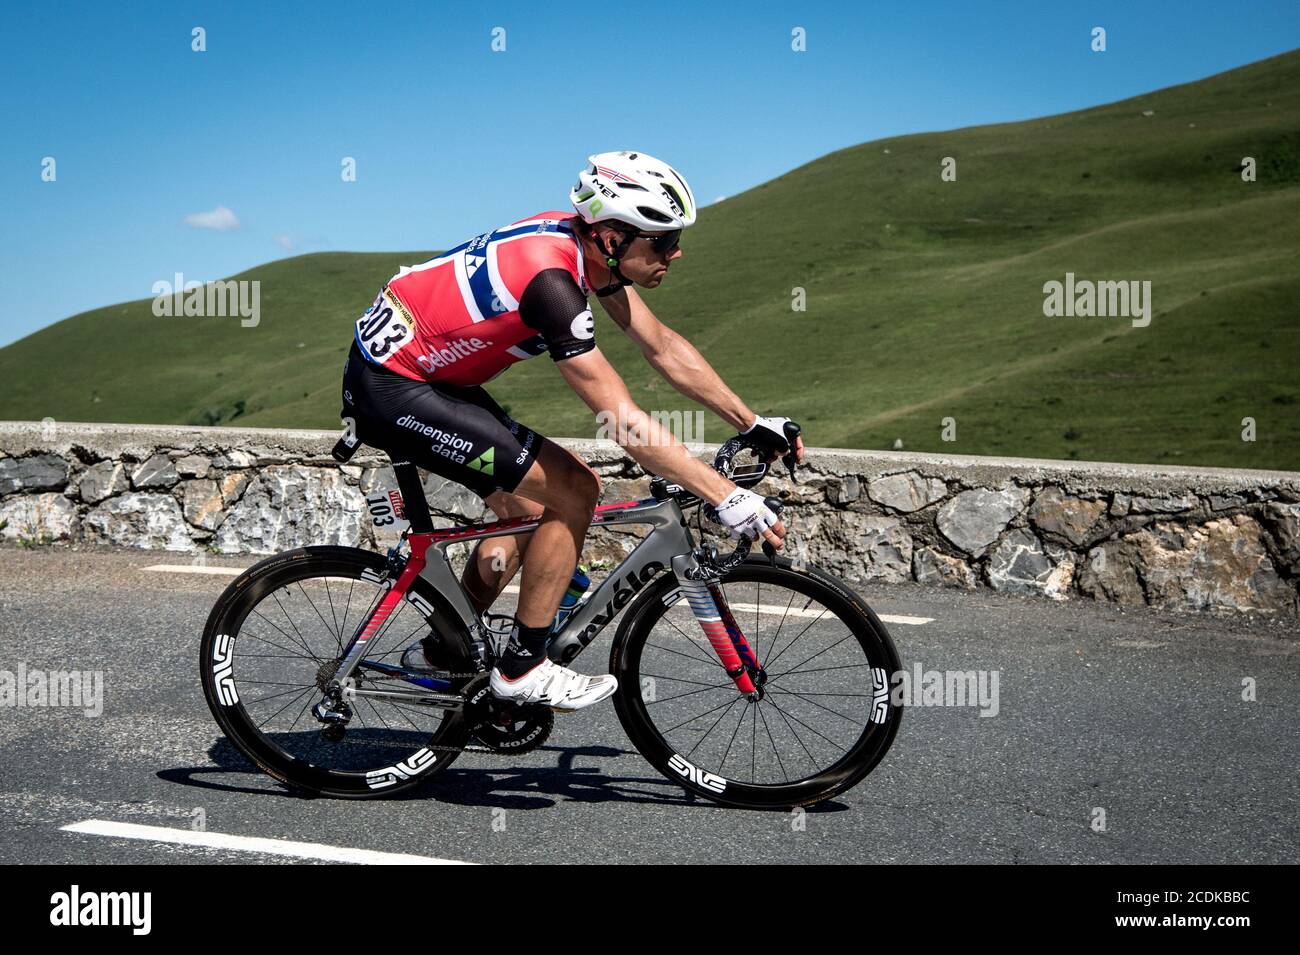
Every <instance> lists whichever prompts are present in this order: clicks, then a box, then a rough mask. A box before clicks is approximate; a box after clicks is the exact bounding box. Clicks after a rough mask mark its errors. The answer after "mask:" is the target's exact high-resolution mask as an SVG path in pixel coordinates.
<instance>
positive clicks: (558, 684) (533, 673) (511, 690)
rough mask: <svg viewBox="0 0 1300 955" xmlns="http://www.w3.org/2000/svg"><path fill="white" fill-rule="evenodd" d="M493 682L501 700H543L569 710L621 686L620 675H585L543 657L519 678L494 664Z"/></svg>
mask: <svg viewBox="0 0 1300 955" xmlns="http://www.w3.org/2000/svg"><path fill="white" fill-rule="evenodd" d="M489 686H490V687H491V690H492V695H493V696H495V697H496V698H497V699H499V700H510V701H511V702H514V703H541V704H543V705H544V706H549V707H550V708H551V709H553V710H561V711H563V712H566V713H567V712H570V711H572V710H580V709H582V708H583V707H584V706H591V704H593V703H599V702H600V701H601V700H603V699H605V698H607V697H609V696H611V695H612V694H613V692H614V691H615V690H617V689H618V677H615V676H584V675H583V674H581V673H574V672H573V671H572V670H570V669H569V668H568V667H562V666H560V665H559V664H558V663H552V662H551V661H550V660H543V661H542V662H541V663H539V664H537V666H535V667H533V668H532V669H531V670H529V671H528V672H527V673H525V674H524V675H523V676H521V677H519V678H518V679H516V680H511V679H510V678H509V677H506V676H504V675H503V674H502V673H501V671H500V670H498V669H495V668H494V669H493V670H492V676H491V679H490V683H489Z"/></svg>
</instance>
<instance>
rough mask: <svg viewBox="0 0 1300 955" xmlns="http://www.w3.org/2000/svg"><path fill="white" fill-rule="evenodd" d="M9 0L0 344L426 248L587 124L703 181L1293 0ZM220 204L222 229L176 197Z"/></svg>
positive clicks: (509, 213) (556, 185)
mask: <svg viewBox="0 0 1300 955" xmlns="http://www.w3.org/2000/svg"><path fill="white" fill-rule="evenodd" d="M5 21H6V22H5V26H4V29H3V32H2V33H0V76H2V77H3V83H0V106H2V108H3V109H2V115H3V117H4V136H3V144H2V145H0V209H2V210H3V222H4V229H3V233H2V235H0V256H2V261H3V267H2V268H0V345H3V344H7V343H9V342H12V341H14V340H16V339H18V338H21V337H22V336H24V335H27V334H30V333H31V332H32V331H35V330H36V329H38V328H41V327H43V326H45V325H48V324H50V323H51V322H54V321H57V320H59V319H61V318H65V317H67V316H68V315H71V314H74V313H76V312H79V311H84V310H86V309H89V308H95V307H99V306H102V305H107V304H111V303H113V302H117V301H124V300H128V299H137V298H145V297H148V296H149V295H150V294H151V292H150V288H151V286H152V285H153V283H154V282H156V281H159V280H170V279H171V277H172V275H173V274H174V273H176V272H181V273H184V275H185V277H186V279H187V280H205V279H213V278H219V277H222V276H225V275H230V274H233V273H235V272H238V271H241V270H243V269H246V268H248V267H250V266H253V265H256V264H258V263H260V262H265V261H267V260H269V259H275V258H281V257H284V256H287V255H294V254H298V253H301V252H307V251H320V250H355V251H380V250H418V249H435V248H441V247H446V246H450V245H453V244H456V243H457V242H460V241H461V240H463V239H465V238H467V237H469V236H470V235H473V234H475V233H477V232H480V231H483V230H484V229H487V228H490V227H493V226H496V225H500V224H502V223H505V222H508V221H511V220H512V219H515V218H518V217H519V216H522V215H526V214H530V213H533V212H536V211H539V210H541V209H544V208H563V207H564V206H565V202H566V195H567V190H568V188H569V186H570V185H571V184H572V182H573V180H574V178H575V175H576V173H577V171H578V169H579V167H580V166H581V165H582V164H583V162H584V160H585V157H586V156H587V154H588V153H591V152H599V151H603V150H609V149H623V148H630V149H640V150H644V151H646V152H650V153H653V154H655V155H658V156H660V157H661V158H664V159H666V160H668V161H669V162H671V163H673V164H674V165H675V166H677V167H678V168H680V169H681V170H682V171H683V172H684V173H685V174H686V176H687V177H688V178H689V179H690V181H691V184H692V186H693V187H694V189H695V192H696V194H697V195H698V196H699V197H700V199H701V201H713V200H714V199H716V198H717V197H719V196H729V195H735V194H736V193H738V192H741V191H743V190H745V189H748V188H750V187H752V186H754V185H756V184H758V183H760V182H763V181H765V180H767V179H771V178H772V177H774V176H777V175H780V174H781V173H783V172H786V171H788V170H789V169H792V168H794V167H796V166H799V165H802V164H803V163H806V162H808V161H810V160H813V159H816V158H817V157H818V156H821V155H824V154H826V153H828V152H831V151H832V150H835V149H839V148H841V147H844V146H849V145H852V144H854V143H859V142H863V141H867V140H871V139H877V138H880V137H883V136H892V135H897V134H903V133H911V132H920V131H924V130H935V129H948V128H953V127H959V126H969V125H974V124H980V123H988V122H999V121H1006V120H1017V119H1026V118H1029V117H1034V116H1041V115H1044V114H1048V113H1056V112H1062V111H1065V110H1071V109H1078V108H1081V107H1086V106H1090V105H1094V104H1097V103H1103V102H1108V101H1112V100H1116V99H1122V98H1124V97H1127V96H1132V95H1134V94H1137V93H1141V92H1145V91H1148V90H1152V89H1157V88H1159V87H1162V86H1169V85H1172V84H1175V83H1182V82H1187V81H1190V80H1194V79H1199V78H1201V77H1204V76H1208V75H1210V74H1213V73H1217V72H1221V71H1223V70H1226V69H1231V68H1232V67H1235V66H1240V65H1242V64H1244V63H1248V62H1251V61H1253V60H1258V59H1262V58H1264V57H1267V56H1272V55H1275V54H1277V53H1281V52H1284V51H1286V50H1289V49H1292V48H1294V47H1296V46H1298V45H1300V3H1296V2H1294V0H1288V2H1249V0H1246V2H1240V3H1233V4H1226V3H1222V2H1202V0H1182V2H1133V0H1130V2H1124V3H1089V2H1070V3H1064V2H1061V3H1056V2H1044V0H1026V2H990V3H973V2H972V3H957V2H953V3H925V2H909V3H905V4H896V3H882V2H861V3H852V4H848V3H845V4H822V3H798V2H786V3H772V4H762V3H758V4H756V3H744V4H713V3H710V4H699V3H680V4H679V3H667V2H660V3H650V4H637V5H635V6H621V5H603V4H596V5H593V4H565V5H561V6H553V5H548V4H540V3H517V4H508V3H483V4H448V3H429V2H426V3H413V4H404V3H387V2H383V3H374V4H353V3H336V2H331V0H318V2H314V3H311V4H301V5H298V4H289V3H283V4H281V3H275V4H267V3H254V2H235V3H230V2H226V3H175V2H173V3H156V4H149V3H131V4H107V3H102V2H97V3H75V4H60V3H50V4H24V5H17V4H14V5H10V6H8V7H7V9H6V12H5ZM196 26H199V27H203V28H204V29H205V30H206V34H207V36H206V41H207V51H206V52H203V53H196V52H194V51H192V50H191V30H192V28H194V27H196ZM797 26H798V27H803V28H805V29H806V31H807V51H806V52H803V53H794V52H792V51H791V49H790V38H791V30H792V28H794V27H797ZM1094 26H1103V27H1105V28H1106V30H1107V35H1108V43H1107V45H1108V49H1107V51H1106V52H1105V53H1104V54H1096V53H1093V52H1091V50H1090V49H1089V42H1090V35H1089V34H1090V31H1091V29H1092V28H1093V27H1094ZM495 27H502V28H504V30H505V44H506V49H505V52H493V50H492V48H491V45H492V39H493V36H492V31H493V29H494V28H495ZM46 156H51V157H54V158H55V160H56V162H57V167H56V169H57V179H56V181H54V182H43V181H42V180H41V168H42V166H41V164H42V160H43V158H44V157H46ZM345 156H351V157H354V158H355V159H356V163H357V180H356V181H355V182H343V181H342V179H341V177H340V169H341V165H340V164H341V161H342V159H343V157H345ZM219 208H225V209H228V210H230V211H231V213H232V214H233V217H234V220H236V221H237V222H238V227H237V228H230V229H224V230H218V229H212V228H203V227H200V226H199V225H195V224H191V223H187V221H186V217H187V216H194V215H196V214H202V213H211V212H213V210H217V209H219ZM227 220H228V221H229V217H227ZM197 221H199V222H202V221H204V220H202V219H199V220H197ZM365 304H366V303H365V302H359V303H358V306H359V307H362V306H364V305H365Z"/></svg>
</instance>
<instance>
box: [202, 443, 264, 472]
mask: <svg viewBox="0 0 1300 955" xmlns="http://www.w3.org/2000/svg"><path fill="white" fill-rule="evenodd" d="M256 463H257V458H256V457H255V456H254V455H252V454H249V453H248V452H247V451H241V450H239V449H237V448H236V449H232V450H230V451H224V452H222V453H221V454H218V455H217V456H216V457H215V458H213V459H212V466H213V467H214V468H217V469H219V470H228V469H231V468H251V467H252V466H253V465H254V464H256Z"/></svg>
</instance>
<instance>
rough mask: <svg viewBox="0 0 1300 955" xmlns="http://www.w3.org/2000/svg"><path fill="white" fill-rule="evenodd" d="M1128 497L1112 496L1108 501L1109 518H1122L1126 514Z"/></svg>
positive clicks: (1122, 495) (1125, 495) (1123, 495)
mask: <svg viewBox="0 0 1300 955" xmlns="http://www.w3.org/2000/svg"><path fill="white" fill-rule="evenodd" d="M1128 505H1129V496H1128V495H1127V494H1118V493H1117V494H1112V495H1111V499H1110V516H1111V517H1124V516H1125V515H1126V514H1128Z"/></svg>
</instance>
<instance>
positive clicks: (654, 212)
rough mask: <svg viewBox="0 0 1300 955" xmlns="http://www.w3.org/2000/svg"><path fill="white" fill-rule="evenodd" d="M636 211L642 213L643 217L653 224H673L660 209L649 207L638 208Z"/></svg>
mask: <svg viewBox="0 0 1300 955" xmlns="http://www.w3.org/2000/svg"><path fill="white" fill-rule="evenodd" d="M636 211H637V212H639V213H641V215H643V216H645V217H646V218H647V219H649V220H650V221H651V222H667V223H671V222H672V221H673V220H672V219H670V218H669V217H668V216H666V215H664V214H663V213H662V212H660V211H659V210H658V209H651V208H650V207H649V206H637V207H636Z"/></svg>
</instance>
